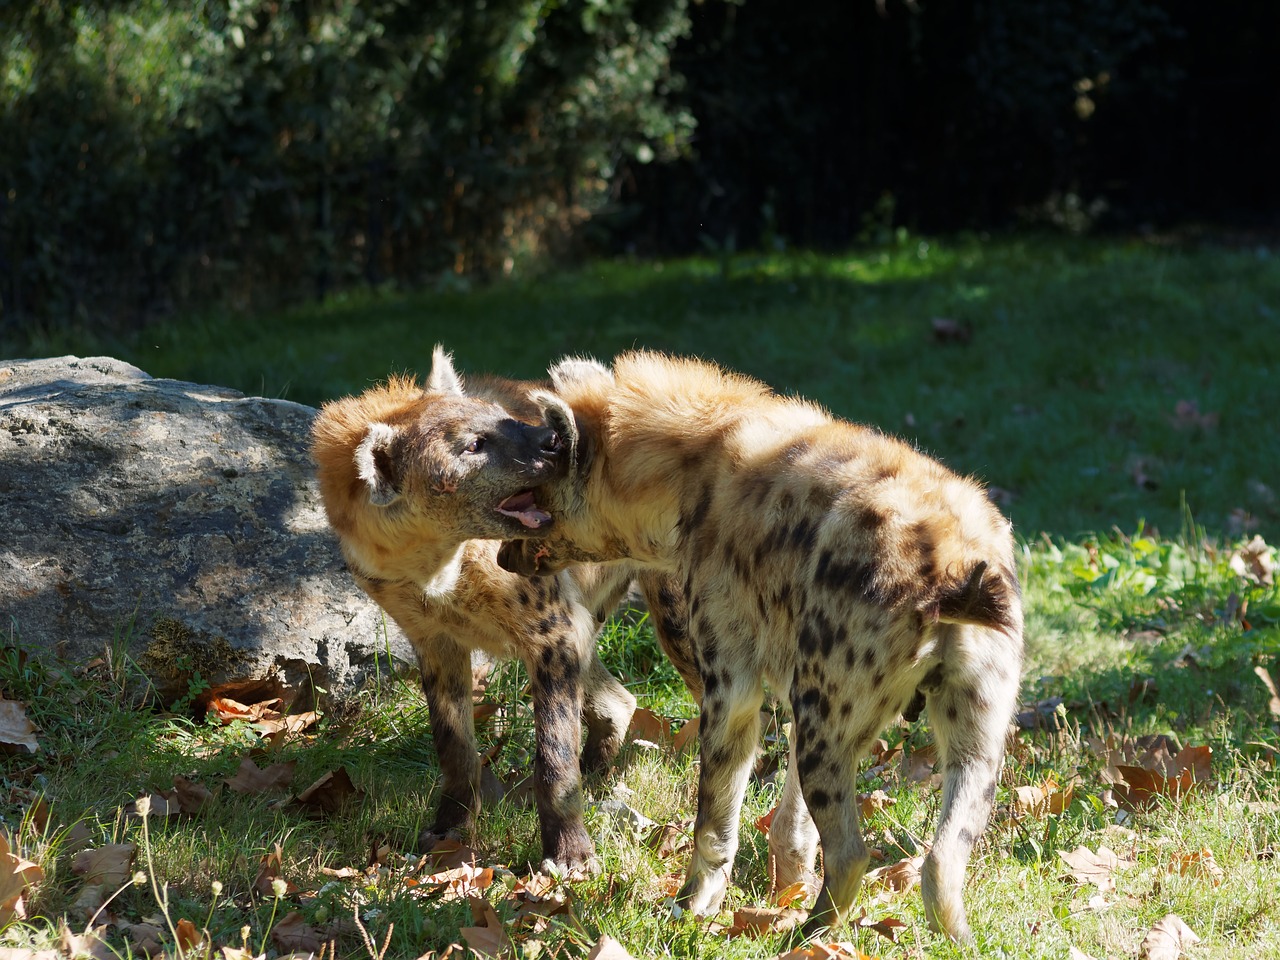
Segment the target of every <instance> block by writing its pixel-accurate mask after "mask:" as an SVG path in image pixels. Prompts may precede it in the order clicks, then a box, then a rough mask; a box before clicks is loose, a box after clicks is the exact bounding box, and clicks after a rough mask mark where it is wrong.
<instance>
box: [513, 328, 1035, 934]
mask: <svg viewBox="0 0 1280 960" xmlns="http://www.w3.org/2000/svg"><path fill="white" fill-rule="evenodd" d="M552 379H553V382H554V384H555V388H556V395H543V396H541V397H540V400H541V402H542V403H543V404H544V406H545V409H546V411H547V413H548V420H549V422H551V423H553V424H555V425H556V426H557V429H558V430H560V432H561V434H562V436H563V437H564V438H565V441H566V455H567V456H569V457H570V458H571V460H572V461H573V464H572V466H571V470H570V472H569V473H568V474H567V475H566V476H565V477H563V478H562V479H558V480H556V481H554V482H553V484H552V487H551V489H549V490H548V491H547V492H546V493H544V494H543V503H544V506H546V507H547V508H548V509H549V511H550V512H551V513H552V514H553V515H554V516H555V518H556V525H555V527H554V528H553V529H552V530H551V531H550V532H549V533H548V535H547V537H546V538H544V539H542V540H539V541H525V542H515V541H513V542H510V543H508V544H505V545H504V547H503V550H502V553H501V554H500V555H499V562H501V563H503V564H504V565H505V566H507V567H508V568H509V569H513V570H518V571H521V572H524V573H529V574H532V573H546V572H549V571H553V570H556V569H559V568H560V567H561V566H562V565H563V564H565V563H566V562H579V561H584V560H609V559H616V558H628V559H629V561H630V562H633V563H638V564H642V565H644V566H645V567H647V568H649V569H652V570H657V571H662V572H666V573H668V574H670V575H672V576H675V577H677V578H679V580H680V581H681V582H682V584H683V587H684V592H685V595H686V597H687V598H688V601H689V639H690V642H691V644H692V646H693V651H694V657H695V660H696V663H697V667H698V670H699V672H700V673H701V675H702V682H703V684H704V687H705V693H704V697H703V701H702V726H701V734H702V753H701V770H700V774H699V785H698V816H697V821H696V824H695V827H694V831H695V842H694V853H693V857H692V861H691V863H690V865H689V871H688V875H687V877H686V879H685V882H684V885H683V887H682V888H681V889H680V892H679V894H678V896H677V904H678V905H680V906H683V907H685V908H687V909H690V910H692V911H694V912H695V913H698V914H708V913H714V912H715V911H717V910H718V909H719V906H720V903H721V901H722V899H723V897H724V895H725V889H726V884H727V880H728V874H729V870H730V867H731V865H732V862H733V857H734V854H735V852H736V850H737V846H738V819H739V813H740V807H741V803H742V795H743V791H744V788H745V786H746V782H747V776H748V774H749V772H750V769H751V760H752V756H753V751H754V749H755V745H756V742H757V739H758V737H757V734H758V731H757V725H758V719H757V718H758V716H759V707H760V704H761V698H762V696H763V684H764V682H766V681H767V682H768V683H769V685H770V686H771V687H772V689H773V690H774V691H776V692H777V693H778V695H779V696H781V697H782V698H783V699H784V700H785V701H787V702H788V703H789V705H790V708H791V711H792V714H793V719H794V723H793V728H792V737H791V757H790V773H789V774H788V776H787V778H786V783H785V786H784V788H783V794H782V798H781V801H780V803H779V809H778V811H777V813H776V814H775V817H774V820H773V826H772V829H771V831H770V837H769V845H770V858H771V866H772V869H773V870H774V875H775V882H776V883H777V884H778V885H780V886H781V885H787V884H789V883H791V882H793V881H795V880H798V879H804V878H807V877H808V876H809V875H810V871H811V870H812V869H813V865H814V860H815V856H816V850H817V844H818V841H819V839H820V840H821V843H822V851H823V866H824V873H825V876H824V878H823V884H822V888H821V890H820V892H819V894H818V897H817V900H816V902H815V904H814V907H813V910H812V911H811V913H810V915H809V919H808V920H807V922H806V924H805V926H804V928H803V933H804V934H805V935H810V936H811V935H813V934H816V933H818V932H819V931H821V930H823V929H824V928H826V927H830V926H834V925H835V924H837V923H839V922H840V921H841V920H842V919H843V918H844V916H845V914H846V911H847V910H848V909H849V907H850V904H851V903H852V901H853V898H854V895H855V894H856V892H857V889H858V886H859V884H860V883H861V880H862V875H863V873H864V872H865V869H866V865H867V849H866V846H865V845H864V843H863V840H862V836H861V833H860V831H859V829H858V804H857V802H856V799H855V786H854V778H855V775H856V771H857V765H858V761H859V760H860V758H862V757H863V755H864V754H865V752H866V750H867V748H868V745H869V744H870V743H871V741H872V739H873V738H874V737H875V736H876V735H877V734H878V733H879V732H880V730H881V729H882V728H884V727H885V726H886V725H887V724H888V723H889V722H891V721H892V720H893V719H894V718H895V717H896V716H897V715H898V714H899V712H901V711H902V709H903V708H904V706H906V705H907V704H908V703H909V702H910V701H911V700H912V698H913V694H915V692H916V691H917V690H920V691H922V692H923V694H924V696H925V698H926V702H927V707H928V711H929V717H930V723H931V727H932V729H933V731H934V733H935V734H936V737H937V744H938V749H939V754H940V769H941V770H942V771H943V777H944V781H945V786H944V789H943V796H942V809H941V812H940V815H939V820H938V826H937V833H936V836H935V838H934V843H933V848H932V850H931V851H930V852H929V855H928V857H927V858H926V861H925V866H924V871H923V893H924V900H925V909H926V913H927V915H928V919H929V922H930V924H931V925H932V926H933V927H934V928H935V929H938V930H940V931H942V932H944V933H946V934H948V935H950V936H952V937H954V938H956V939H966V938H968V936H969V928H968V923H967V921H966V919H965V912H964V906H963V903H962V900H961V888H962V886H963V881H964V872H965V867H966V864H967V861H968V857H969V853H970V850H971V848H972V847H973V844H974V842H975V841H976V840H977V838H978V835H979V834H980V833H981V832H982V830H983V828H984V827H985V825H986V822H987V818H988V816H989V815H990V811H991V806H992V802H993V800H994V797H995V791H996V782H997V779H998V776H999V773H1000V767H1001V763H1002V759H1003V753H1004V738H1005V734H1006V730H1007V727H1008V724H1009V720H1010V718H1011V715H1012V713H1013V710H1014V704H1015V700H1016V696H1017V691H1018V686H1019V674H1020V668H1021V661H1022V610H1021V598H1020V591H1019V587H1018V581H1017V577H1016V574H1015V565H1014V547H1013V538H1012V535H1011V530H1010V525H1009V523H1008V521H1006V520H1005V518H1004V517H1003V516H1001V514H1000V513H999V511H998V510H996V509H995V508H994V507H993V506H992V504H991V502H990V500H989V499H988V498H987V497H986V496H985V495H984V493H983V490H982V488H981V487H979V486H978V485H977V484H976V483H974V482H973V481H971V480H968V479H965V478H963V477H960V476H957V475H956V474H954V473H952V472H951V471H949V470H948V469H946V468H945V467H943V466H942V465H941V464H939V463H937V462H936V461H934V460H932V459H930V458H929V457H926V456H924V455H922V454H920V453H919V452H917V451H916V450H914V449H913V448H912V447H910V446H908V445H907V444H905V443H902V442H900V441H898V440H896V439H893V438H891V437H887V436H885V435H883V434H881V433H879V432H877V431H875V430H873V429H868V428H867V427H863V426H857V425H855V424H851V423H847V422H844V421H841V420H837V419H835V418H834V417H832V416H831V415H830V414H828V413H827V412H826V411H824V410H822V409H820V408H818V407H817V406H815V405H813V404H811V403H807V402H805V401H803V400H799V399H794V398H784V397H779V396H777V395H775V394H774V393H772V392H771V391H770V390H769V389H768V388H767V387H766V386H764V385H763V384H761V383H759V382H757V381H755V380H751V379H749V378H746V377H743V376H738V375H735V374H732V373H728V372H725V371H722V370H721V369H719V368H717V367H715V366H712V365H709V364H706V363H702V362H699V361H696V360H686V359H675V358H669V357H665V356H662V355H658V354H653V353H645V352H638V353H629V354H626V355H624V356H622V357H620V358H618V360H617V361H616V363H615V365H614V368H613V372H612V374H610V373H609V372H608V371H606V370H603V369H602V368H600V367H599V366H598V365H596V366H592V365H589V364H583V363H582V362H581V361H571V362H569V363H567V364H564V365H561V366H558V367H556V368H553V371H552Z"/></svg>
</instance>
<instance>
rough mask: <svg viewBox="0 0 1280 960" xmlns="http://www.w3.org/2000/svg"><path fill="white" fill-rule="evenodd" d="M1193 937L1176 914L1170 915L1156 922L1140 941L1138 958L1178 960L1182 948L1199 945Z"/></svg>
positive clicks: (1194, 936) (1198, 940)
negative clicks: (1194, 944)
mask: <svg viewBox="0 0 1280 960" xmlns="http://www.w3.org/2000/svg"><path fill="white" fill-rule="evenodd" d="M1199 942H1200V938H1199V937H1197V936H1196V935H1195V933H1194V932H1193V931H1192V929H1191V928H1190V927H1188V926H1187V925H1186V924H1185V923H1184V922H1183V920H1182V918H1181V917H1179V916H1178V915H1177V914H1176V913H1170V914H1167V915H1166V916H1165V918H1164V919H1163V920H1157V921H1156V923H1155V924H1154V925H1153V926H1152V928H1151V931H1150V932H1149V933H1148V934H1147V936H1146V939H1145V940H1143V941H1142V947H1141V949H1140V950H1139V951H1138V956H1139V957H1140V958H1142V960H1178V957H1180V956H1182V951H1183V949H1184V948H1186V947H1189V946H1191V945H1192V944H1193V943H1199Z"/></svg>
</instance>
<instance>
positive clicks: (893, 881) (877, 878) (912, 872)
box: [863, 857, 924, 893]
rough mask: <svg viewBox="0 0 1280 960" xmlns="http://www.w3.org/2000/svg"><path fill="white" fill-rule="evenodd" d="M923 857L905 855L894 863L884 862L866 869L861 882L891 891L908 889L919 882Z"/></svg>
mask: <svg viewBox="0 0 1280 960" xmlns="http://www.w3.org/2000/svg"><path fill="white" fill-rule="evenodd" d="M922 866H924V857H906V858H904V859H902V860H899V861H898V862H896V863H889V864H885V865H884V866H883V867H876V868H875V869H874V870H869V871H867V875H866V876H865V877H864V878H863V883H864V884H865V885H866V886H867V887H868V888H870V887H877V886H878V887H882V888H883V889H885V890H888V891H890V892H892V893H901V892H902V891H904V890H910V889H911V888H912V887H914V886H915V885H916V884H917V883H919V882H920V868H921V867H922Z"/></svg>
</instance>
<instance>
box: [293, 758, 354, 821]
mask: <svg viewBox="0 0 1280 960" xmlns="http://www.w3.org/2000/svg"><path fill="white" fill-rule="evenodd" d="M363 794H364V791H362V790H359V789H357V788H356V785H355V784H353V783H352V782H351V777H350V775H349V774H348V773H347V770H346V768H345V767H339V768H338V769H337V770H331V771H329V772H328V773H326V774H325V775H324V776H323V777H321V778H320V779H319V780H317V781H316V782H315V783H313V784H312V785H311V786H309V787H307V789H305V790H303V791H302V792H301V793H300V794H298V796H297V797H296V798H295V799H296V802H297V803H299V804H301V805H302V806H304V807H306V808H307V811H308V812H309V813H312V814H319V815H330V814H334V813H337V812H338V811H339V810H341V809H342V807H343V806H344V805H346V804H347V803H349V802H351V801H352V800H357V799H359V798H360V797H361V796H363Z"/></svg>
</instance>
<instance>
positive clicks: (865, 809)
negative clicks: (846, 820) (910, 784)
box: [858, 790, 898, 820]
mask: <svg viewBox="0 0 1280 960" xmlns="http://www.w3.org/2000/svg"><path fill="white" fill-rule="evenodd" d="M897 802H898V801H897V800H896V799H894V798H893V797H891V796H889V795H888V794H887V793H885V792H884V791H883V790H872V791H871V792H870V793H860V794H858V812H859V813H860V814H861V816H862V819H863V820H866V819H867V817H869V816H871V815H872V814H873V813H876V812H877V811H879V810H883V809H884V808H885V807H891V806H893V805H894V804H895V803H897Z"/></svg>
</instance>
